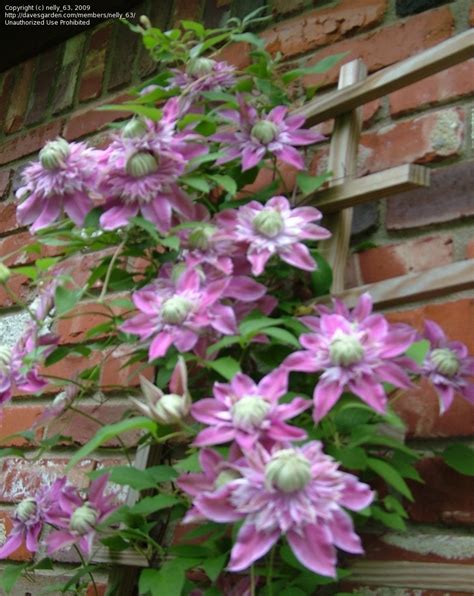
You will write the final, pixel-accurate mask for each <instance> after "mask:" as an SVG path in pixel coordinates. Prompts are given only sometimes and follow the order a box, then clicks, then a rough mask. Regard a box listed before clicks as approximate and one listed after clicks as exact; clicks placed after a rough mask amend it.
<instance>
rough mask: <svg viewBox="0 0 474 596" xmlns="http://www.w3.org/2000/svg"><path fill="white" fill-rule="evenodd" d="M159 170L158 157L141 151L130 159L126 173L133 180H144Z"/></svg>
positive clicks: (126, 166)
mask: <svg viewBox="0 0 474 596" xmlns="http://www.w3.org/2000/svg"><path fill="white" fill-rule="evenodd" d="M157 169H158V162H157V160H156V157H155V156H154V155H152V154H151V153H148V151H139V152H138V153H135V155H132V156H131V157H129V158H128V160H127V163H126V164H125V171H126V172H127V174H128V175H129V176H132V177H133V178H143V177H144V176H148V175H149V174H153V172H156V170H157Z"/></svg>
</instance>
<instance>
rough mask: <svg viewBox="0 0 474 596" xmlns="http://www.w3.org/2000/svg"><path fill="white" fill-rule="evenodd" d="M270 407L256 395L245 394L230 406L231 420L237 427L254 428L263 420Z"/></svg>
mask: <svg viewBox="0 0 474 596" xmlns="http://www.w3.org/2000/svg"><path fill="white" fill-rule="evenodd" d="M270 407H271V406H270V404H269V403H268V402H266V401H265V400H264V399H262V398H261V397H259V396H258V395H246V396H245V397H242V399H239V401H236V402H235V404H234V405H233V406H232V412H231V413H232V420H233V421H234V424H235V425H236V426H238V427H239V428H242V429H244V430H249V431H250V430H254V429H255V428H259V427H260V425H261V424H262V422H263V421H264V420H265V418H266V417H267V414H268V412H269V410H270Z"/></svg>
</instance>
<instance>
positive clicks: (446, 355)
mask: <svg viewBox="0 0 474 596" xmlns="http://www.w3.org/2000/svg"><path fill="white" fill-rule="evenodd" d="M431 361H432V362H433V364H434V365H435V366H436V370H437V371H438V372H439V373H441V374H442V375H444V376H445V377H454V375H455V374H456V373H457V372H458V371H459V366H460V365H459V360H458V359H457V357H456V354H455V353H454V352H452V351H451V350H449V349H448V348H438V349H436V350H433V351H432V352H431Z"/></svg>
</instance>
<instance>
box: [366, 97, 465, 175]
mask: <svg viewBox="0 0 474 596" xmlns="http://www.w3.org/2000/svg"><path fill="white" fill-rule="evenodd" d="M463 137H464V113H463V111H462V110H460V109H457V108H449V109H446V110H439V111H437V112H432V113H430V114H426V115H424V116H420V117H418V118H414V119H413V120H406V121H403V122H398V123H397V124H391V125H389V126H386V127H384V128H381V129H379V130H378V131H376V132H367V133H364V134H363V135H362V137H361V147H360V149H359V164H358V165H359V168H358V169H359V175H360V174H361V173H364V174H366V173H369V172H378V171H380V170H384V169H386V168H390V167H393V166H396V165H399V164H403V163H420V164H423V163H429V162H431V161H436V160H440V159H443V158H446V157H451V156H453V155H458V153H459V152H460V150H461V149H462V145H463Z"/></svg>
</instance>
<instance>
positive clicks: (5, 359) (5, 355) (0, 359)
mask: <svg viewBox="0 0 474 596" xmlns="http://www.w3.org/2000/svg"><path fill="white" fill-rule="evenodd" d="M11 357H12V350H11V348H9V347H8V346H0V372H1V373H4V374H6V373H7V372H8V370H9V368H10V360H11Z"/></svg>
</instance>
